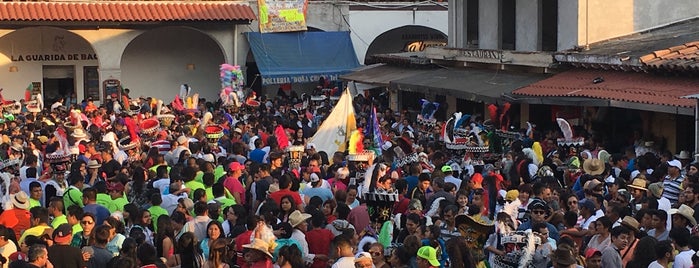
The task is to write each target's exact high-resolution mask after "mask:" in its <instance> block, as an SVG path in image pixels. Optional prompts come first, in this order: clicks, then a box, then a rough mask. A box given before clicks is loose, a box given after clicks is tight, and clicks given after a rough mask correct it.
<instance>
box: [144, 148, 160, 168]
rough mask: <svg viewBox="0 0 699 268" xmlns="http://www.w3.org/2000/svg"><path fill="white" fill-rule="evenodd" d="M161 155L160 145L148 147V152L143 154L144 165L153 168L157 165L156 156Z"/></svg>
mask: <svg viewBox="0 0 699 268" xmlns="http://www.w3.org/2000/svg"><path fill="white" fill-rule="evenodd" d="M158 155H160V152H159V151H158V147H155V146H153V147H150V149H148V153H147V154H146V155H143V156H142V159H143V167H144V168H146V169H149V168H151V167H152V166H153V165H155V163H156V162H155V161H156V158H157V157H158Z"/></svg>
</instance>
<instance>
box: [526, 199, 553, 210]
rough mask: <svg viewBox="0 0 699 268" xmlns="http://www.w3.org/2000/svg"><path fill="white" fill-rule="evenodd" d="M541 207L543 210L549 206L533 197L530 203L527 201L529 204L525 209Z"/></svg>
mask: <svg viewBox="0 0 699 268" xmlns="http://www.w3.org/2000/svg"><path fill="white" fill-rule="evenodd" d="M537 208H539V209H543V210H548V209H549V207H548V206H547V205H546V203H545V202H544V201H543V200H541V199H538V198H534V199H533V200H532V202H531V203H529V206H527V210H529V211H532V210H534V209H537Z"/></svg>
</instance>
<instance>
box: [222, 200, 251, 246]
mask: <svg viewBox="0 0 699 268" xmlns="http://www.w3.org/2000/svg"><path fill="white" fill-rule="evenodd" d="M246 222H248V211H247V210H246V209H245V207H243V206H242V205H240V204H235V205H232V206H229V207H227V208H226V220H225V221H223V223H222V224H221V226H222V227H223V234H224V236H225V237H228V238H235V237H237V236H238V235H240V234H242V233H244V232H245V231H247V228H246V227H245V223H246Z"/></svg>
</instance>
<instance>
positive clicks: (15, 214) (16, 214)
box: [0, 208, 32, 238]
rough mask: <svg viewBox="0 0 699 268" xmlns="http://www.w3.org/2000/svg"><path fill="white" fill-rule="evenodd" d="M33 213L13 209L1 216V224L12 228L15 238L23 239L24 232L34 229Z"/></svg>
mask: <svg viewBox="0 0 699 268" xmlns="http://www.w3.org/2000/svg"><path fill="white" fill-rule="evenodd" d="M31 216H32V215H31V213H29V210H25V209H17V208H13V209H10V210H5V211H4V212H2V214H0V224H2V225H4V226H5V227H7V228H12V230H13V231H14V232H15V237H18V238H19V237H22V233H23V232H24V230H27V229H29V228H31V227H32V223H31Z"/></svg>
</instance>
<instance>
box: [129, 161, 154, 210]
mask: <svg viewBox="0 0 699 268" xmlns="http://www.w3.org/2000/svg"><path fill="white" fill-rule="evenodd" d="M131 179H132V180H131V181H130V182H128V183H127V184H126V186H125V187H124V189H125V192H126V197H127V198H128V200H129V201H131V203H133V204H135V205H136V206H137V207H138V208H143V207H144V206H145V205H146V204H148V202H149V199H150V198H148V197H147V196H146V194H145V192H146V191H145V190H146V181H147V179H148V178H147V177H146V170H145V169H143V168H142V167H136V168H134V169H133V176H132V177H131Z"/></svg>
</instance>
